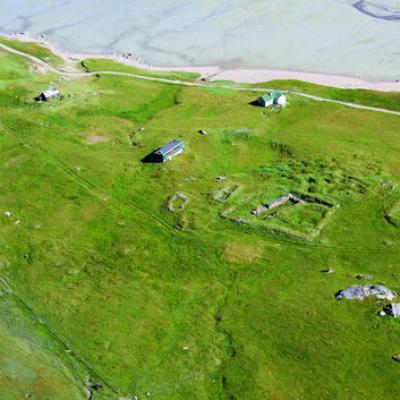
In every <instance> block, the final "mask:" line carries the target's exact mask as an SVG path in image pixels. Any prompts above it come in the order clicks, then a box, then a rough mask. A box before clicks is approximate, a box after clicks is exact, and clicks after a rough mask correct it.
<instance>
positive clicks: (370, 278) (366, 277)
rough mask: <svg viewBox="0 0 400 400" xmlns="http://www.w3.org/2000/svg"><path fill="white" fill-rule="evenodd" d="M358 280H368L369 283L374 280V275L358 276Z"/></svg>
mask: <svg viewBox="0 0 400 400" xmlns="http://www.w3.org/2000/svg"><path fill="white" fill-rule="evenodd" d="M356 278H357V279H359V280H362V279H366V280H369V281H372V280H373V279H374V277H373V276H372V275H368V274H358V275H357V276H356Z"/></svg>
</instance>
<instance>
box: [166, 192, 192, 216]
mask: <svg viewBox="0 0 400 400" xmlns="http://www.w3.org/2000/svg"><path fill="white" fill-rule="evenodd" d="M177 200H181V201H182V204H181V205H180V207H179V210H183V209H184V208H185V207H186V206H187V204H188V203H189V197H188V196H186V194H185V193H182V192H177V193H175V194H174V195H173V196H172V197H171V198H170V200H169V202H168V207H167V209H168V211H170V212H172V211H176V208H175V207H174V203H175V202H176V201H177Z"/></svg>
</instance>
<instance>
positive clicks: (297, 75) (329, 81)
mask: <svg viewBox="0 0 400 400" xmlns="http://www.w3.org/2000/svg"><path fill="white" fill-rule="evenodd" d="M1 35H2V36H3V37H6V38H8V39H12V40H20V41H25V42H35V43H37V44H39V45H41V46H43V47H46V48H48V49H49V50H51V51H52V52H53V53H54V54H56V55H58V56H59V57H61V58H62V59H64V60H65V61H66V62H71V61H82V60H84V59H87V58H101V59H108V60H112V61H116V62H120V63H122V64H124V65H128V66H132V67H135V68H140V69H143V70H148V71H164V72H165V71H184V72H194V73H197V74H199V75H200V79H205V80H209V81H217V80H227V81H233V82H237V83H261V82H268V81H273V80H288V79H290V80H300V81H305V82H309V83H315V84H319V85H325V86H331V87H337V88H343V89H369V90H375V91H381V92H400V82H399V81H396V82H370V81H366V80H363V79H360V78H356V77H348V76H340V75H331V74H319V73H311V72H302V71H285V70H272V69H240V68H238V69H224V68H221V67H219V66H200V67H192V66H188V67H180V66H177V67H158V66H154V65H149V64H146V63H144V62H143V61H142V60H140V59H139V58H138V57H135V56H134V55H128V54H117V53H115V52H111V53H108V54H102V53H98V54H96V53H84V52H71V51H66V50H63V49H60V48H59V47H57V46H55V45H54V44H53V43H51V42H49V41H47V40H45V39H43V38H37V37H34V36H32V35H27V34H25V33H15V34H5V33H1Z"/></svg>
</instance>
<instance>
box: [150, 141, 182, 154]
mask: <svg viewBox="0 0 400 400" xmlns="http://www.w3.org/2000/svg"><path fill="white" fill-rule="evenodd" d="M182 145H183V143H182V142H181V141H180V140H176V139H175V140H171V141H170V142H169V143H168V144H166V145H165V146H163V147H160V148H159V149H158V150H157V151H156V152H155V154H159V155H164V154H167V153H169V152H170V151H172V150H174V149H175V148H177V147H181V146H182Z"/></svg>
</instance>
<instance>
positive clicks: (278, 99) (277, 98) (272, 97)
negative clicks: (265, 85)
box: [257, 91, 287, 107]
mask: <svg viewBox="0 0 400 400" xmlns="http://www.w3.org/2000/svg"><path fill="white" fill-rule="evenodd" d="M257 104H258V105H260V106H262V107H270V106H273V105H277V106H281V107H285V106H286V104H287V99H286V96H285V95H284V94H283V93H281V92H277V91H275V92H270V93H267V94H266V95H264V96H261V97H259V98H258V99H257Z"/></svg>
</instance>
